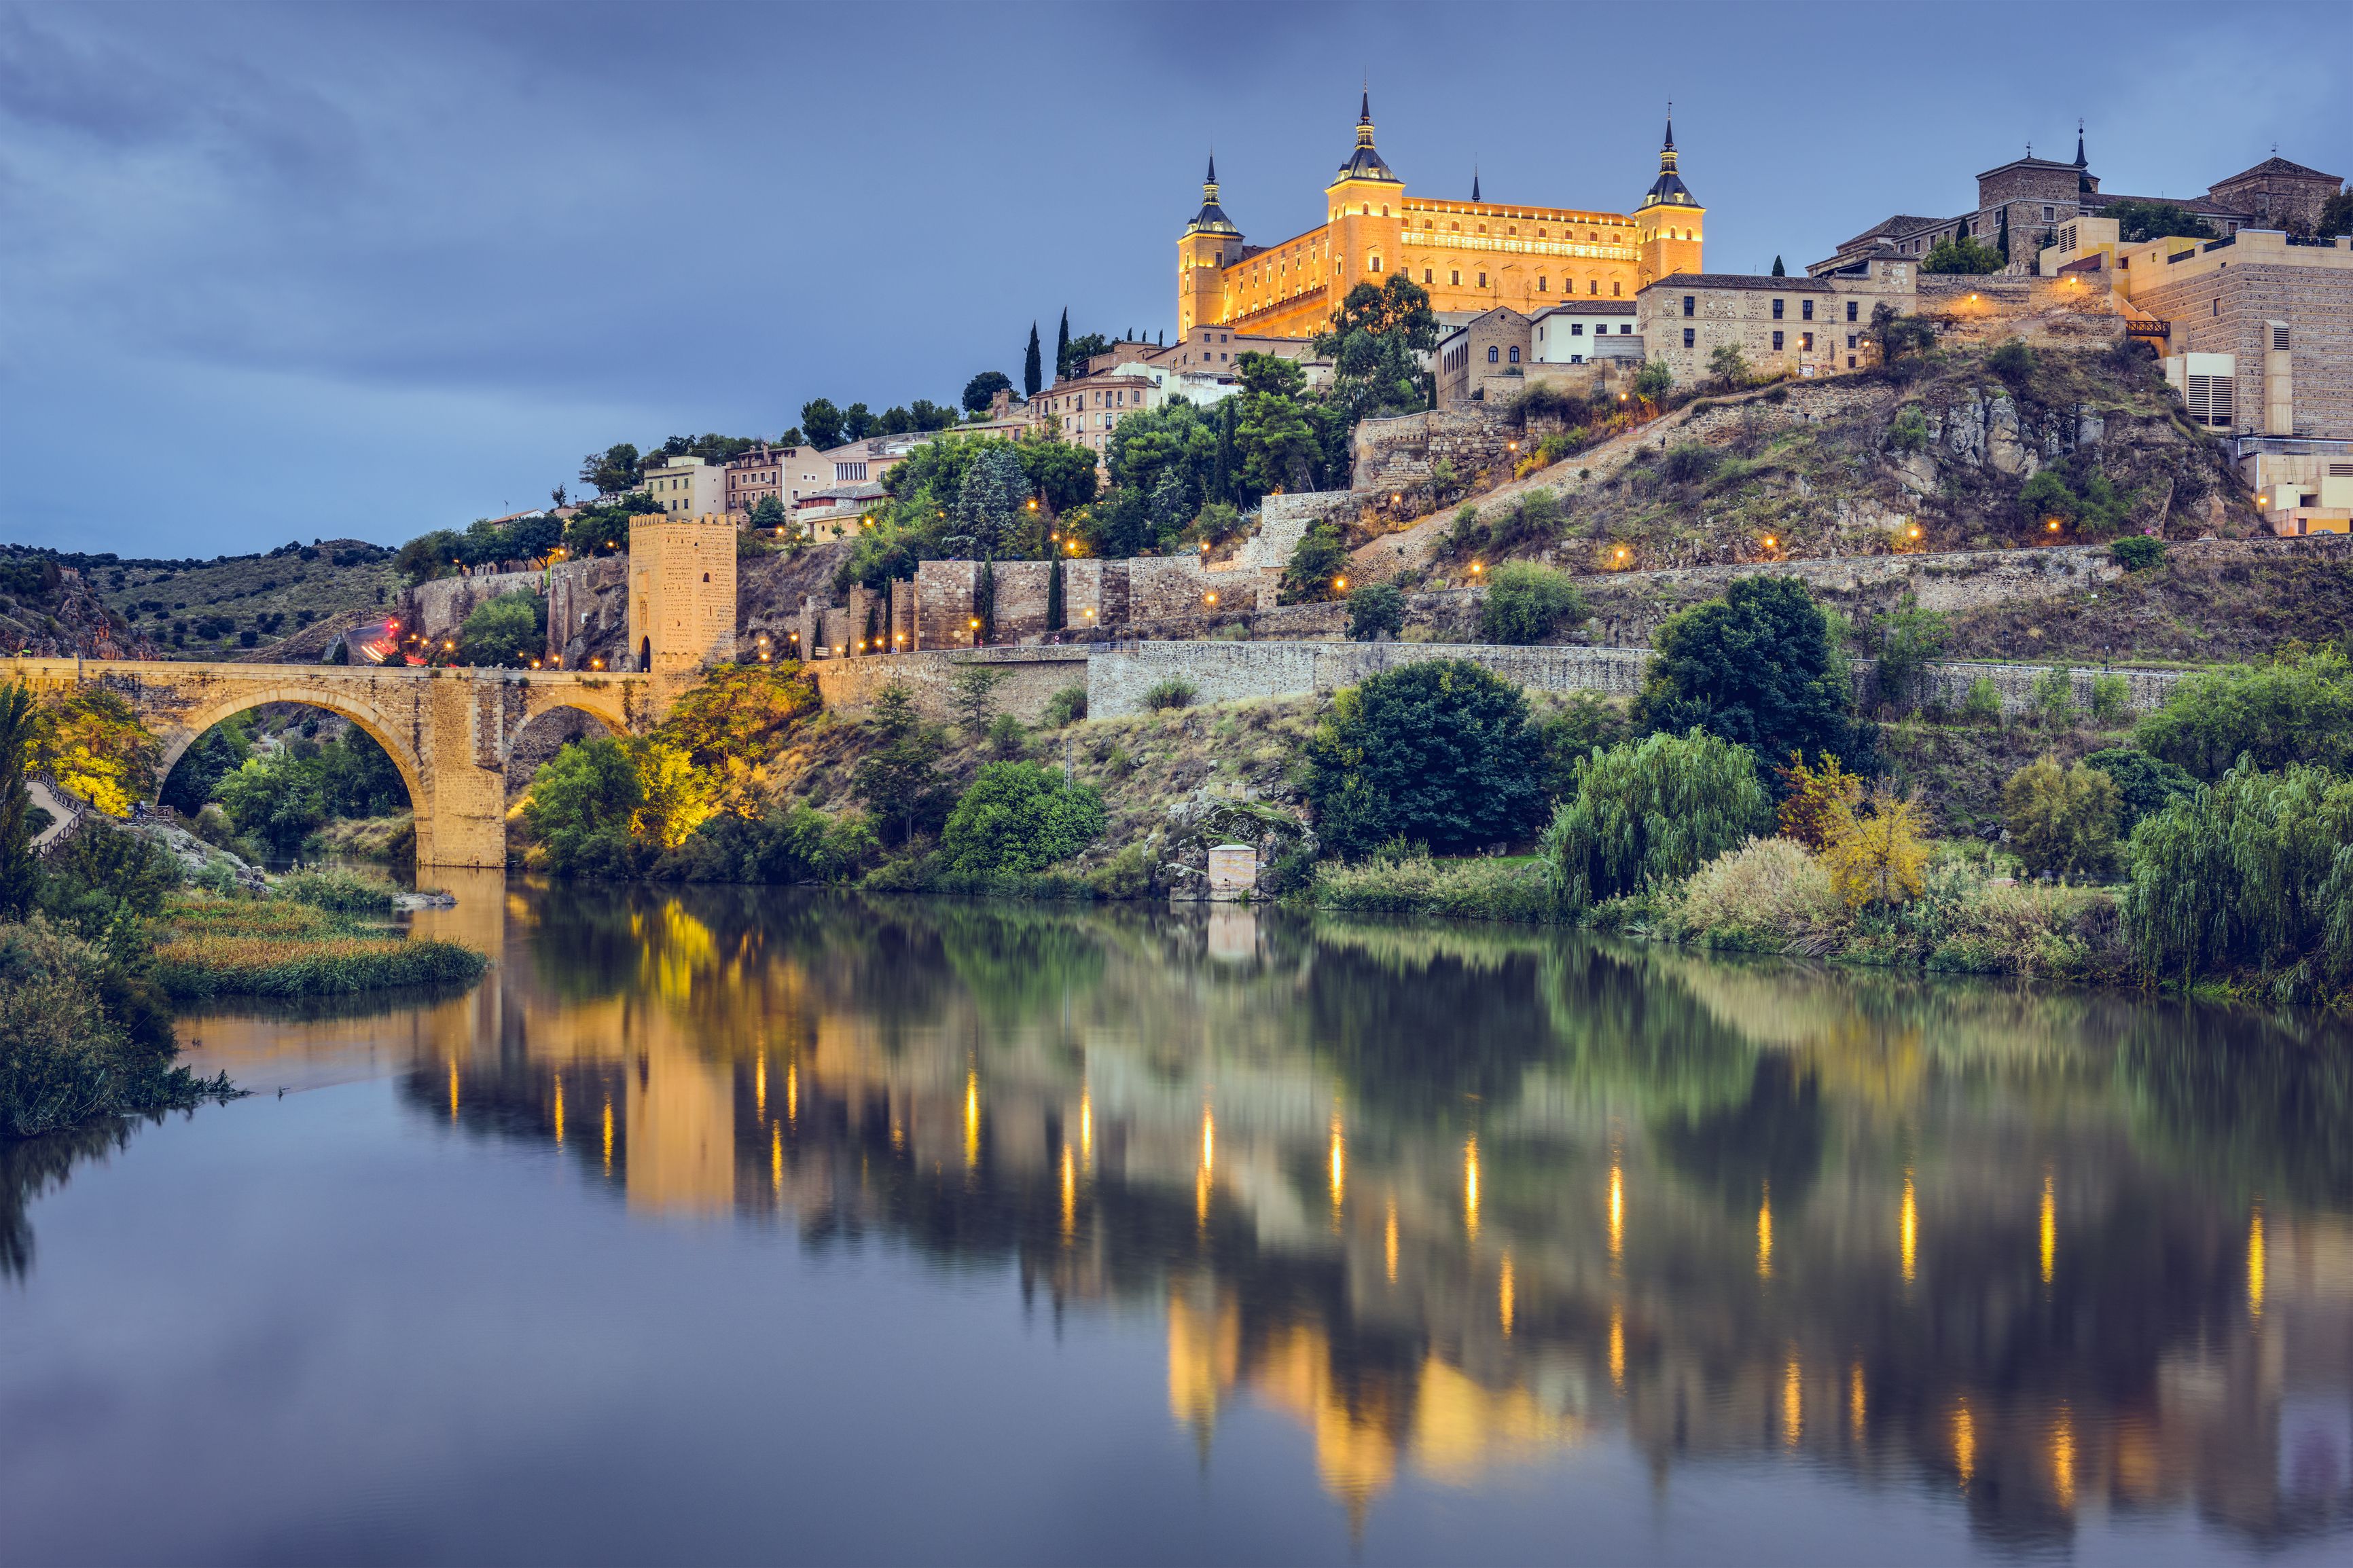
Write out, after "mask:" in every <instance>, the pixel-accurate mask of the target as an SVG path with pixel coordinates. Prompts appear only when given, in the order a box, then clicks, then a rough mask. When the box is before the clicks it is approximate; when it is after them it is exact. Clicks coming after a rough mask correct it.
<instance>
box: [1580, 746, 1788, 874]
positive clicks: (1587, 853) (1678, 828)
mask: <svg viewBox="0 0 2353 1568" xmlns="http://www.w3.org/2000/svg"><path fill="white" fill-rule="evenodd" d="M1772 826H1773V806H1772V801H1771V799H1770V797H1768V796H1767V794H1766V792H1765V785H1764V784H1763V782H1762V781H1761V780H1759V779H1758V777H1757V763H1756V760H1755V758H1753V757H1752V756H1751V755H1750V754H1749V753H1748V752H1747V750H1746V748H1744V747H1742V746H1739V745H1736V744H1735V743H1733V742H1729V741H1726V740H1724V739H1721V738H1719V737H1717V736H1715V735H1711V734H1709V733H1707V732H1706V731H1702V730H1694V731H1692V732H1691V733H1690V734H1688V735H1683V736H1674V735H1666V734H1654V735H1652V736H1651V737H1650V738H1649V739H1648V740H1645V741H1641V742H1627V743H1625V744H1622V745H1618V746H1613V747H1611V748H1610V749H1609V750H1608V751H1606V752H1599V753H1596V754H1594V755H1591V756H1588V757H1587V758H1586V759H1585V761H1583V762H1582V763H1578V764H1577V793H1576V795H1575V796H1574V797H1573V798H1572V799H1570V800H1568V801H1567V802H1564V803H1563V804H1562V805H1561V806H1560V808H1559V810H1557V811H1556V812H1555V813H1554V815H1553V819H1552V826H1550V827H1549V828H1547V829H1546V832H1545V837H1544V855H1545V858H1546V861H1547V862H1549V863H1550V865H1551V867H1552V872H1553V876H1554V878H1555V879H1556V880H1555V885H1556V887H1557V888H1558V889H1560V894H1561V900H1562V903H1563V905H1564V906H1565V907H1566V908H1567V909H1569V910H1583V909H1585V908H1587V907H1588V905H1591V904H1593V903H1597V902H1599V901H1600V900H1604V899H1611V898H1615V897H1617V896H1619V895H1620V894H1622V893H1630V892H1636V891H1640V890H1641V889H1645V888H1650V887H1652V886H1661V885H1663V884H1665V883H1667V882H1670V881H1673V880H1678V879H1682V878H1684V877H1688V876H1690V875H1691V874H1692V873H1693V872H1694V871H1696V870H1698V869H1699V868H1700V867H1701V866H1703V865H1704V864H1705V863H1706V862H1708V861H1710V860H1712V859H1714V858H1715V857H1717V856H1718V855H1721V854H1723V853H1724V852H1725V850H1727V849H1731V848H1734V847H1737V846H1738V845H1740V844H1742V843H1744V842H1746V840H1747V839H1749V838H1750V837H1755V836H1757V835H1759V834H1763V833H1768V832H1770V831H1771V830H1772Z"/></svg>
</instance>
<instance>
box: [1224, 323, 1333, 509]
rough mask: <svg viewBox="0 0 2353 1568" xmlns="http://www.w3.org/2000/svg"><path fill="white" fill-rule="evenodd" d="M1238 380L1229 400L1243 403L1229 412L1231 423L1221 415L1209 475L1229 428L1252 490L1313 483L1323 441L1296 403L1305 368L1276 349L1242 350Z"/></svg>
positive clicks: (1296, 487)
mask: <svg viewBox="0 0 2353 1568" xmlns="http://www.w3.org/2000/svg"><path fill="white" fill-rule="evenodd" d="M1241 382H1242V395H1241V396H1240V397H1239V398H1236V399H1234V400H1233V401H1234V402H1236V403H1238V404H1240V405H1241V406H1240V409H1239V410H1238V411H1237V412H1236V413H1234V414H1233V415H1232V416H1231V419H1232V423H1231V426H1227V425H1226V424H1225V423H1224V422H1223V417H1224V416H1222V415H1221V420H1220V424H1219V429H1218V445H1217V446H1216V447H1215V448H1214V449H1213V454H1212V459H1211V462H1212V468H1211V472H1212V476H1214V474H1215V471H1216V470H1215V465H1216V463H1217V461H1218V460H1219V459H1220V458H1223V457H1224V456H1225V454H1226V452H1227V450H1228V446H1227V442H1228V439H1229V437H1228V435H1227V432H1228V429H1229V428H1230V431H1231V435H1230V443H1231V448H1230V449H1231V451H1232V454H1233V456H1234V457H1236V458H1239V459H1240V463H1241V472H1242V477H1243V479H1244V480H1245V482H1247V483H1248V485H1249V486H1250V489H1252V490H1253V491H1256V492H1257V493H1259V494H1261V495H1262V494H1264V493H1266V492H1267V491H1270V490H1304V489H1311V488H1313V486H1314V465H1315V459H1316V458H1318V457H1319V456H1321V455H1322V449H1323V446H1322V443H1321V442H1320V441H1319V440H1318V439H1317V438H1316V434H1315V428H1314V426H1313V425H1311V424H1310V423H1309V422H1308V419H1307V416H1306V413H1305V412H1304V411H1303V409H1302V408H1301V407H1300V404H1299V399H1300V395H1302V394H1303V392H1305V390H1306V386H1307V376H1306V373H1305V372H1304V371H1302V370H1301V369H1300V368H1299V366H1298V365H1297V364H1295V363H1293V362H1292V361H1290V360H1287V359H1282V358H1281V357H1279V356H1277V355H1274V354H1258V353H1246V354H1244V355H1242V356H1241Z"/></svg>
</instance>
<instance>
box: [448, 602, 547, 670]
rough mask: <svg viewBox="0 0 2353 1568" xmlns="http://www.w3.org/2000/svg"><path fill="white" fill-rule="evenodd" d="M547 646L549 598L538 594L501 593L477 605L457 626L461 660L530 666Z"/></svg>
mask: <svg viewBox="0 0 2353 1568" xmlns="http://www.w3.org/2000/svg"><path fill="white" fill-rule="evenodd" d="M546 647H547V601H546V600H544V599H543V598H541V597H540V596H539V595H536V594H532V593H521V592H518V593H513V594H501V595H499V596H498V597H497V598H495V599H489V600H486V601H484V602H483V603H482V604H480V605H476V606H475V607H474V609H473V612H472V613H471V614H470V615H469V616H467V617H466V622H465V625H463V626H459V628H458V658H459V662H460V663H462V664H473V665H502V666H504V667H506V668H510V669H523V668H528V667H529V666H530V664H531V661H532V660H533V659H534V658H538V657H539V656H540V655H541V653H542V652H543V650H544V649H545V648H546Z"/></svg>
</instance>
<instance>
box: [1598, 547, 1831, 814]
mask: <svg viewBox="0 0 2353 1568" xmlns="http://www.w3.org/2000/svg"><path fill="white" fill-rule="evenodd" d="M1656 647H1657V648H1658V657H1657V658H1653V659H1652V660H1651V667H1650V669H1649V672H1648V673H1647V675H1646V676H1645V677H1644V679H1643V682H1642V694H1641V700H1640V702H1639V706H1638V710H1637V711H1638V714H1639V717H1640V720H1641V722H1642V723H1643V724H1644V725H1646V726H1647V727H1648V728H1650V729H1652V730H1656V731H1669V732H1675V731H1683V730H1688V729H1690V728H1692V727H1693V726H1694V725H1699V726H1704V728H1706V729H1707V731H1709V732H1710V733H1712V734H1716V735H1721V736H1723V737H1724V738H1725V740H1727V741H1731V742H1736V743H1737V744H1739V745H1743V746H1746V747H1748V748H1749V749H1750V751H1751V752H1754V753H1755V754H1756V755H1757V758H1759V759H1767V758H1769V759H1774V760H1777V761H1778V759H1779V758H1782V757H1786V756H1788V754H1789V753H1790V752H1804V753H1806V754H1807V755H1809V756H1820V755H1821V754H1822V753H1824V752H1835V753H1836V754H1838V755H1839V756H1841V757H1847V758H1859V752H1858V749H1857V745H1856V736H1855V731H1854V727H1853V725H1852V723H1851V722H1850V721H1849V720H1848V717H1847V708H1848V704H1849V702H1850V701H1851V700H1852V691H1851V690H1850V689H1849V688H1848V685H1847V681H1846V678H1845V674H1844V659H1843V658H1842V656H1841V654H1840V652H1839V651H1838V650H1836V649H1834V648H1833V647H1832V646H1831V626H1830V622H1829V621H1828V620H1827V619H1826V618H1825V617H1824V616H1823V614H1822V612H1821V609H1820V606H1818V605H1815V603H1814V601H1813V599H1812V597H1811V596H1810V595H1808V594H1807V592H1806V589H1805V585H1804V584H1801V583H1799V581H1798V579H1796V578H1795V577H1743V578H1741V579H1740V580H1739V581H1737V582H1736V583H1734V584H1732V585H1731V587H1730V588H1728V589H1727V590H1725V596H1724V597H1723V598H1721V599H1712V600H1709V601H1708V602H1707V603H1705V604H1703V605H1693V606H1692V607H1691V608H1690V609H1687V610H1679V611H1677V612H1676V613H1675V614H1674V615H1673V616H1670V617H1669V618H1668V620H1667V623H1666V625H1665V626H1662V627H1660V628H1659V635H1658V637H1657V638H1656ZM1735 842H1737V841H1735Z"/></svg>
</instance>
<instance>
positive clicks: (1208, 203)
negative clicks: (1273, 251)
mask: <svg viewBox="0 0 2353 1568" xmlns="http://www.w3.org/2000/svg"><path fill="white" fill-rule="evenodd" d="M1185 232H1186V233H1187V234H1232V235H1239V234H1240V233H1241V230H1240V229H1239V228H1236V227H1235V226H1234V220H1233V219H1231V218H1229V217H1228V216H1226V211H1225V209H1224V208H1223V207H1221V206H1219V205H1218V155H1217V154H1216V153H1210V154H1209V177H1208V179H1206V180H1203V181H1202V182H1201V210H1200V211H1199V212H1197V213H1195V214H1194V215H1193V221H1192V222H1191V223H1188V224H1187V225H1186V226H1185Z"/></svg>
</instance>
